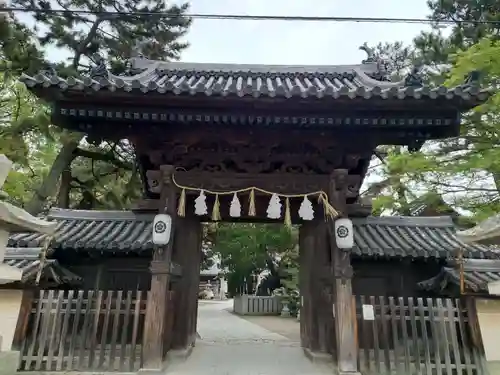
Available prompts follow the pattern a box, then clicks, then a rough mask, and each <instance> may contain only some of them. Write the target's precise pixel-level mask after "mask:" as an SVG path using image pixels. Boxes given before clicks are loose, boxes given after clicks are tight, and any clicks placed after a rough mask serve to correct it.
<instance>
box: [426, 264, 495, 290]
mask: <svg viewBox="0 0 500 375" xmlns="http://www.w3.org/2000/svg"><path fill="white" fill-rule="evenodd" d="M463 280H464V287H465V289H466V291H473V292H476V293H478V292H479V293H485V292H486V293H488V284H489V283H491V282H495V281H500V261H499V260H487V259H484V260H477V259H467V260H465V261H464V265H463ZM450 284H451V285H453V286H454V287H459V286H460V266H459V265H458V264H457V263H456V262H449V264H448V265H447V266H446V267H443V269H442V270H441V272H440V273H439V274H438V275H437V276H435V277H433V278H431V279H429V280H425V281H422V282H420V283H419V286H420V287H421V288H422V289H425V290H436V291H442V290H444V289H446V288H447V287H448V286H449V285H450Z"/></svg>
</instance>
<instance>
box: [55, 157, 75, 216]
mask: <svg viewBox="0 0 500 375" xmlns="http://www.w3.org/2000/svg"><path fill="white" fill-rule="evenodd" d="M72 178H73V176H72V175H71V167H70V166H68V168H66V169H65V170H64V171H63V172H62V174H61V183H60V184H59V192H58V194H57V207H59V208H69V192H70V191H71V180H72Z"/></svg>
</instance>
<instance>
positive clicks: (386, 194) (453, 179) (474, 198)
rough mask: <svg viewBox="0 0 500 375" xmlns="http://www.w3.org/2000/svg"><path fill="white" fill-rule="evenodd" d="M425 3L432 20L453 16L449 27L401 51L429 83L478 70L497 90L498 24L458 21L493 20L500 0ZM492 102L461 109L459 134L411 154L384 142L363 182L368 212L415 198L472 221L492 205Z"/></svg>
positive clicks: (452, 81) (402, 206) (401, 206)
mask: <svg viewBox="0 0 500 375" xmlns="http://www.w3.org/2000/svg"><path fill="white" fill-rule="evenodd" d="M428 4H429V8H430V11H431V15H430V18H431V19H432V20H434V21H442V20H446V21H452V22H454V25H453V27H452V33H451V35H450V36H449V37H447V36H445V35H444V34H443V33H442V32H441V30H440V29H439V28H437V27H436V28H435V29H434V30H432V31H431V32H423V33H421V34H420V35H419V36H417V37H416V38H415V41H414V45H413V46H411V48H412V50H413V52H412V53H410V54H408V56H407V57H406V58H407V59H409V60H410V62H411V60H413V61H416V62H419V63H423V64H424V67H423V68H424V72H427V73H429V76H428V78H429V79H430V83H431V84H446V85H449V86H454V85H457V84H463V83H464V77H465V76H466V75H468V74H469V73H470V72H471V71H473V70H479V71H481V73H482V82H481V83H482V84H483V86H484V87H490V88H493V89H494V90H497V89H498V77H499V75H498V73H499V69H500V60H499V59H498V52H499V49H498V43H497V40H498V35H499V33H498V31H499V30H498V29H499V25H498V24H477V23H467V22H466V21H471V20H474V21H481V20H489V21H498V20H499V17H500V16H499V14H500V3H498V2H495V1H491V0H480V1H476V0H474V1H472V0H458V1H456V0H454V1H451V0H444V1H443V0H432V1H429V3H428ZM487 36H489V37H487ZM389 50H390V49H389ZM390 53H391V54H392V55H393V56H396V57H397V56H399V57H401V56H402V55H401V54H397V53H395V52H394V51H392V52H390ZM450 68H451V72H450ZM498 104H499V97H498V94H496V95H494V96H493V97H492V98H491V100H489V101H488V102H487V103H486V104H484V105H482V106H480V107H478V108H476V109H475V110H473V111H470V112H469V113H466V114H465V115H464V118H463V121H462V126H461V134H460V136H458V137H454V138H450V139H447V140H444V141H439V142H436V141H434V142H427V143H426V145H425V146H424V147H423V148H422V150H421V152H419V153H409V152H408V151H407V150H406V149H405V148H402V147H387V148H385V150H384V151H385V154H386V155H387V156H386V157H385V158H384V162H383V163H380V165H379V167H378V168H377V170H376V172H372V174H374V175H377V177H378V180H379V181H380V182H377V183H376V184H375V185H374V186H371V187H370V188H369V189H368V194H370V193H373V194H372V195H374V196H375V197H376V199H375V201H374V208H375V213H376V214H380V213H382V212H391V213H394V214H410V213H411V212H412V209H413V208H414V207H416V206H417V205H426V206H427V207H431V206H432V210H431V211H432V212H434V213H435V214H439V213H446V214H449V213H450V210H451V211H453V209H455V210H456V211H458V212H469V213H470V214H471V215H472V217H473V218H474V219H475V220H480V219H482V218H484V217H487V216H490V215H492V214H494V213H497V212H500V199H499V191H500V162H499V160H500V158H499V156H500V151H499V149H498V143H499V142H498V140H499V127H498V123H499V121H498V119H499V117H498V116H499V109H500V108H499V107H498ZM430 193H432V194H430ZM436 196H438V197H439V199H434V198H435V197H436ZM429 197H431V198H432V199H430V200H429V199H428V198H429ZM433 197H434V198H433ZM459 221H463V220H459ZM465 222H466V225H469V224H470V222H469V221H468V220H466V221H465Z"/></svg>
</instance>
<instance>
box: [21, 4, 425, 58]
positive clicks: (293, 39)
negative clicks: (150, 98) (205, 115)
mask: <svg viewBox="0 0 500 375" xmlns="http://www.w3.org/2000/svg"><path fill="white" fill-rule="evenodd" d="M178 2H180V1H178V0H177V1H172V2H171V3H178ZM313 3H314V6H311V5H312V4H313ZM190 4H191V9H190V13H211V14H248V15H280V16H336V17H337V16H338V17H384V18H426V16H427V15H428V14H429V11H428V8H427V5H426V0H411V1H401V0H377V1H373V0H191V1H190ZM20 18H22V19H23V20H24V21H26V22H27V23H29V24H32V21H30V20H29V19H28V18H27V16H25V15H21V16H20ZM428 28H429V26H427V25H424V24H394V23H384V24H381V23H380V24H375V23H371V24H369V23H338V22H292V21H247V20H245V21H240V20H200V19H195V20H194V21H193V25H192V27H191V29H190V31H189V33H188V35H187V41H188V42H189V43H190V44H191V45H190V47H189V48H188V49H187V50H185V51H184V52H183V54H182V57H181V60H182V61H186V62H211V63H246V64H284V65H330V64H332V65H337V64H356V63H359V62H360V61H361V60H362V59H364V58H365V57H366V55H365V53H364V52H362V51H360V50H358V47H359V46H361V45H362V44H363V43H364V42H367V43H368V45H375V44H377V43H379V42H394V41H402V42H404V43H406V44H409V43H411V41H412V39H413V38H414V37H415V36H416V35H418V34H419V33H420V31H422V30H424V29H428ZM48 55H49V56H48V57H49V59H50V60H53V61H54V60H56V61H57V60H61V59H62V58H65V57H67V54H66V53H65V52H64V51H61V50H57V49H55V48H50V49H49V50H48Z"/></svg>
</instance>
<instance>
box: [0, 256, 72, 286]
mask: <svg viewBox="0 0 500 375" xmlns="http://www.w3.org/2000/svg"><path fill="white" fill-rule="evenodd" d="M41 252H42V248H40V247H36V248H12V247H8V248H7V249H6V252H5V258H4V261H3V263H4V264H7V265H9V266H12V267H16V268H18V269H20V270H21V271H22V279H21V283H31V282H33V281H35V279H36V276H37V274H38V273H39V272H41V279H42V280H50V281H53V282H56V283H57V284H65V283H75V282H78V281H79V280H81V279H80V277H79V276H77V275H75V274H74V273H72V272H70V271H69V270H67V269H66V268H64V267H62V266H60V265H59V263H58V262H57V260H55V259H45V260H44V261H43V263H42V260H41V259H42V258H41ZM40 268H41V269H40Z"/></svg>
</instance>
